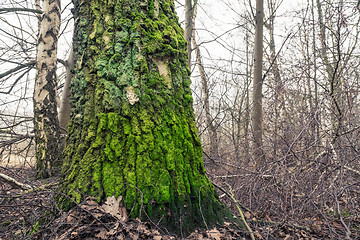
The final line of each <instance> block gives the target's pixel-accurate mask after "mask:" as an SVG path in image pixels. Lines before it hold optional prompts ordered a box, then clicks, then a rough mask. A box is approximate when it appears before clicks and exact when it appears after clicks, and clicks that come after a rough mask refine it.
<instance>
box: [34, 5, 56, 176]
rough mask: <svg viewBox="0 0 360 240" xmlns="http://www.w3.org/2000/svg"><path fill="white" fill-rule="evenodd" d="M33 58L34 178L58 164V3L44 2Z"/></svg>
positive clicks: (48, 171) (47, 172) (49, 174)
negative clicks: (34, 67) (34, 63)
mask: <svg viewBox="0 0 360 240" xmlns="http://www.w3.org/2000/svg"><path fill="white" fill-rule="evenodd" d="M43 11H44V14H43V16H42V19H41V23H40V31H39V36H38V45H37V54H36V78H35V87H34V98H33V100H34V127H35V142H36V165H37V177H39V178H45V177H49V176H51V175H52V174H53V170H52V169H53V167H54V164H56V163H57V164H59V156H60V152H59V149H58V145H59V139H60V135H59V133H60V132H59V129H60V128H59V119H58V114H57V102H56V96H57V93H56V86H57V78H56V66H57V42H58V36H59V31H60V16H61V12H60V1H58V0H57V1H51V0H45V1H44V5H43Z"/></svg>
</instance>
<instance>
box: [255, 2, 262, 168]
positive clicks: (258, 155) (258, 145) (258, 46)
mask: <svg viewBox="0 0 360 240" xmlns="http://www.w3.org/2000/svg"><path fill="white" fill-rule="evenodd" d="M255 21H256V31H255V49H254V81H253V109H252V128H253V135H254V158H255V162H256V163H260V164H261V163H262V162H263V161H264V152H263V149H262V147H263V142H262V135H263V130H262V118H263V114H262V84H263V82H262V63H263V25H264V3H263V0H256V18H255Z"/></svg>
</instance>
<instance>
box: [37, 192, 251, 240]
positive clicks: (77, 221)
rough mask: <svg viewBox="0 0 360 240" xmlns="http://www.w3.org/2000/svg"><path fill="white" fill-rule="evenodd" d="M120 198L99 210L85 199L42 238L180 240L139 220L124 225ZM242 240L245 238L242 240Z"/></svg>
mask: <svg viewBox="0 0 360 240" xmlns="http://www.w3.org/2000/svg"><path fill="white" fill-rule="evenodd" d="M120 201H121V198H118V199H115V197H110V198H108V199H107V201H106V203H105V204H103V205H102V206H100V205H98V204H97V202H96V201H95V199H94V198H92V197H88V198H87V199H86V200H85V201H84V202H82V203H81V204H79V205H77V206H76V207H75V208H73V209H72V210H70V211H69V212H67V213H63V214H62V215H61V217H60V218H58V219H57V220H56V221H55V223H54V228H53V229H52V231H51V233H48V234H46V236H43V238H48V239H56V240H65V239H69V240H72V239H74V240H75V239H119V240H122V239H134V240H137V239H154V240H172V239H174V240H175V239H182V238H179V237H176V236H173V235H169V234H166V233H165V232H164V230H161V229H158V228H156V227H154V226H151V224H150V223H148V222H141V221H140V220H139V219H135V220H131V221H127V217H126V215H124V212H123V207H122V206H121V205H120ZM242 236H244V234H242V233H241V232H240V231H238V230H234V229H230V227H229V226H227V227H223V228H219V229H217V228H213V229H210V230H207V231H206V230H196V231H195V232H194V233H192V234H191V235H190V236H189V237H187V238H186V239H189V240H224V239H226V240H228V239H229V240H230V239H242ZM244 239H245V238H244Z"/></svg>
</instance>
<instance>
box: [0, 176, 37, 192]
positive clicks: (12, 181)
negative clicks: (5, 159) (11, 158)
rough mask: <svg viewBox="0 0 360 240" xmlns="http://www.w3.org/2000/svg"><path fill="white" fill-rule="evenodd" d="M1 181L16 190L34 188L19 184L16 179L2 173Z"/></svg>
mask: <svg viewBox="0 0 360 240" xmlns="http://www.w3.org/2000/svg"><path fill="white" fill-rule="evenodd" d="M0 180H1V181H3V182H5V183H7V184H9V185H10V186H12V187H13V188H16V189H22V190H30V189H32V187H31V186H30V185H28V184H24V183H21V182H18V181H17V180H16V179H14V178H12V177H9V176H8V175H5V174H2V173H0Z"/></svg>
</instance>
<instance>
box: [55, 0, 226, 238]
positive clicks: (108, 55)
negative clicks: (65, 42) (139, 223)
mask: <svg viewBox="0 0 360 240" xmlns="http://www.w3.org/2000/svg"><path fill="white" fill-rule="evenodd" d="M74 5H75V10H74V12H75V29H76V30H75V36H74V51H75V68H74V70H75V75H74V78H73V80H72V86H71V91H72V92H71V104H72V116H71V122H70V124H69V129H68V134H69V135H68V139H67V146H66V148H65V152H64V157H65V160H64V165H63V172H62V174H63V179H62V186H61V190H62V191H63V192H64V193H66V194H68V195H69V196H70V197H72V198H74V199H75V200H76V201H80V200H81V199H82V198H83V196H84V195H92V196H95V197H97V199H98V201H99V202H102V201H104V200H105V199H106V198H107V197H109V196H113V195H114V196H116V197H118V196H122V197H123V204H124V205H125V206H126V208H127V209H128V211H129V214H130V216H131V217H142V218H144V216H146V214H147V215H148V216H149V217H150V218H151V219H152V220H153V221H154V222H158V221H159V223H160V225H161V226H163V227H166V228H167V229H168V230H169V231H171V232H177V233H183V234H186V233H189V232H190V231H192V230H193V229H194V228H195V227H200V226H204V220H205V221H206V223H207V224H208V225H213V224H214V223H215V222H216V221H221V217H222V213H223V212H224V211H225V210H224V207H223V205H222V204H221V203H220V202H219V201H218V199H217V196H216V193H215V191H214V187H213V185H212V184H211V183H210V181H209V180H208V178H207V177H206V175H205V168H204V165H203V161H202V147H201V143H200V140H199V137H198V135H197V129H196V126H195V121H194V113H193V108H192V96H191V90H190V78H189V68H188V63H187V53H186V42H185V39H184V37H183V30H182V29H181V27H180V26H179V24H178V19H177V16H176V13H175V10H174V3H173V0H162V1H160V0H159V1H157V0H155V1H154V0H132V1H128V0H117V1H116V0H113V1H110V0H109V1H101V0H91V1H90V0H89V1H76V0H74ZM59 201H60V204H62V205H63V207H69V206H70V205H71V204H70V201H67V200H66V198H61V199H60V200H59ZM144 211H145V212H146V214H145V213H144ZM203 219H204V220H203ZM145 220H147V219H146V218H145Z"/></svg>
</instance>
